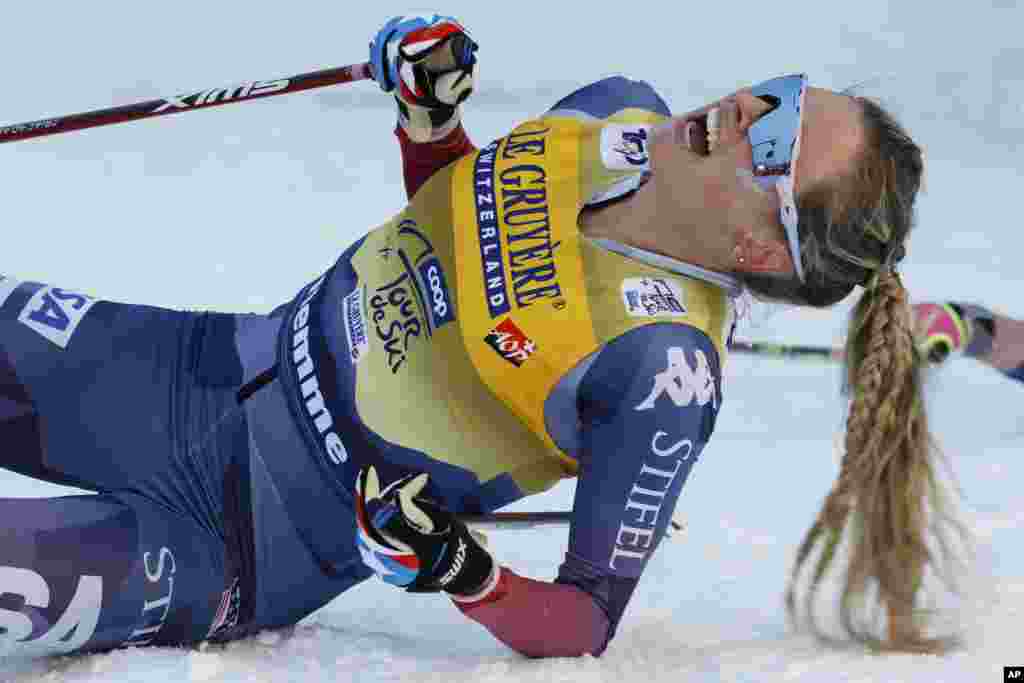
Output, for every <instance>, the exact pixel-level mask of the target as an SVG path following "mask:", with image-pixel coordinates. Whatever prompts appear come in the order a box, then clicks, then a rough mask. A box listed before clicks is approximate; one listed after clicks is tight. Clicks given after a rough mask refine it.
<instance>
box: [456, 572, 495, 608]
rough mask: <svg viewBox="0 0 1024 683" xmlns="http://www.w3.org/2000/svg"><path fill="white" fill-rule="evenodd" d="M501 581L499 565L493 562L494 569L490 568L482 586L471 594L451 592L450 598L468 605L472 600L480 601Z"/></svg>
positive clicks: (488, 595)
mask: <svg viewBox="0 0 1024 683" xmlns="http://www.w3.org/2000/svg"><path fill="white" fill-rule="evenodd" d="M500 582H501V566H500V565H499V564H498V563H497V562H495V563H494V569H492V570H491V575H490V576H489V577H487V581H485V582H484V585H483V588H481V589H480V590H479V591H477V592H476V593H473V594H472V595H455V594H454V593H451V594H450V596H451V599H452V600H453V601H455V602H458V603H460V604H462V605H464V606H467V607H468V606H469V605H470V604H471V603H474V602H482V601H484V600H486V599H487V598H488V597H490V595H491V593H493V592H494V590H495V589H496V588H497V587H498V584H499V583H500Z"/></svg>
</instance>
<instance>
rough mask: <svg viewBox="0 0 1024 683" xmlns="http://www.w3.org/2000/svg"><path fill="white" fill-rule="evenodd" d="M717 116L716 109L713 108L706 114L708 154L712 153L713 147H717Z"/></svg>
mask: <svg viewBox="0 0 1024 683" xmlns="http://www.w3.org/2000/svg"><path fill="white" fill-rule="evenodd" d="M718 115H719V111H718V107H713V108H712V109H711V110H710V111H709V112H708V133H707V138H708V154H710V153H711V152H714V151H715V147H716V146H717V145H718V118H719V116H718Z"/></svg>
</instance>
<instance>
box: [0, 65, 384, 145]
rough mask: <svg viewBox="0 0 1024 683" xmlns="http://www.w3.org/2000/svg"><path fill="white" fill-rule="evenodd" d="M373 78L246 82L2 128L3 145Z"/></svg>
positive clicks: (364, 68)
mask: <svg viewBox="0 0 1024 683" xmlns="http://www.w3.org/2000/svg"><path fill="white" fill-rule="evenodd" d="M371 78H373V75H372V73H371V71H370V65H369V64H350V65H348V66H342V67H337V68H334V69H324V70H323V71H311V72H309V73H304V74H298V75H296V76H290V77H288V78H278V79H274V80H269V81H246V82H243V83H237V84H234V85H229V86H225V87H220V88H209V89H207V90H198V91H196V92H192V93H189V94H187V95H178V96H175V97H168V98H165V99H159V100H149V101H147V102H139V103H138V104H128V105H124V106H121V107H111V108H109V109H96V110H94V111H88V112H83V113H81V114H70V115H68V116H57V117H54V118H49V119H40V120H38V121H29V122H27V123H16V124H14V125H10V126H0V143H4V142H14V141H15V140H25V139H27V138H39V137H43V136H46V135H57V134H58V133H68V132H70V131H73V130H82V129H84V128H98V127H99V126H109V125H111V124H114V123H122V122H125V121H138V120H140V119H148V118H153V117H155V116H166V115H168V114H178V113H180V112H185V111H193V110H195V109H206V108H207V107H219V106H221V105H224V104H231V103H233V102H245V101H248V100H255V99H259V98H262V97H273V96H274V95H286V94H288V93H293V92H299V91H300V90H311V89H313V88H322V87H324V86H328V85H338V84H341V83H351V82H353V81H362V80H366V79H371Z"/></svg>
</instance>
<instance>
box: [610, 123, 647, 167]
mask: <svg viewBox="0 0 1024 683" xmlns="http://www.w3.org/2000/svg"><path fill="white" fill-rule="evenodd" d="M649 128H650V126H639V125H633V126H624V125H620V124H609V125H607V126H605V127H604V128H603V129H602V130H601V162H602V163H603V164H604V166H605V168H607V169H609V170H611V171H637V170H640V169H642V168H644V167H645V166H647V164H648V163H649V162H650V155H649V153H648V145H647V143H648V139H649V135H650V133H649V132H648V131H649Z"/></svg>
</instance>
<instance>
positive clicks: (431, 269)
mask: <svg viewBox="0 0 1024 683" xmlns="http://www.w3.org/2000/svg"><path fill="white" fill-rule="evenodd" d="M419 271H420V277H421V278H422V279H423V282H425V283H426V285H427V288H428V289H429V290H430V291H429V294H428V301H427V307H428V308H430V311H431V314H432V315H431V317H432V318H433V319H434V329H437V328H438V327H441V326H442V325H447V324H448V323H450V322H452V321H453V320H455V306H453V305H452V300H451V295H450V294H449V292H448V283H447V282H446V281H445V279H444V271H443V270H441V262H440V261H438V260H437V259H436V258H431V259H429V260H427V261H424V262H423V263H421V264H420V265H419Z"/></svg>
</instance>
